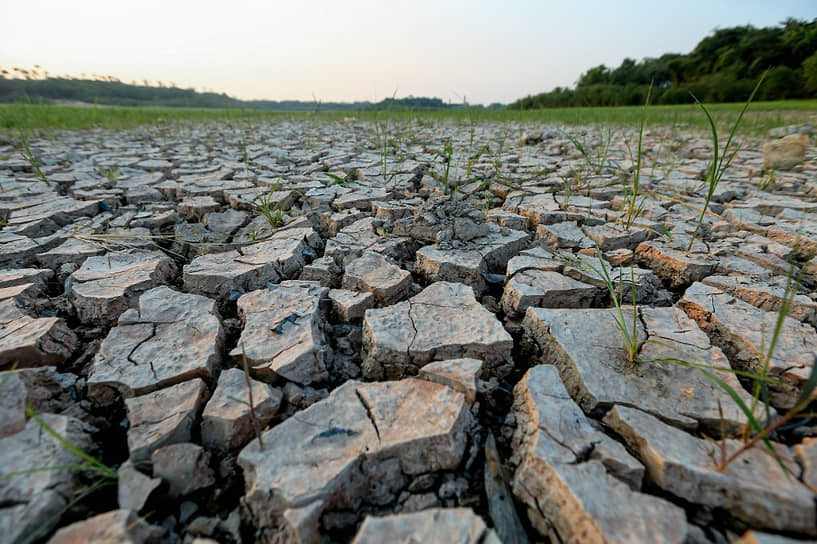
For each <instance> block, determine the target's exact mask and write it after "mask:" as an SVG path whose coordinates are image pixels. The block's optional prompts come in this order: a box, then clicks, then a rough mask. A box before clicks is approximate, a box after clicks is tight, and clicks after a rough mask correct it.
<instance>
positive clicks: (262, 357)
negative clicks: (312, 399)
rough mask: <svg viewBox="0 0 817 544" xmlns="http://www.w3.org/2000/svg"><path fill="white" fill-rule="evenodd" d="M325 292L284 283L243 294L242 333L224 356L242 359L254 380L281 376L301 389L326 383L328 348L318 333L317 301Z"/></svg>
mask: <svg viewBox="0 0 817 544" xmlns="http://www.w3.org/2000/svg"><path fill="white" fill-rule="evenodd" d="M328 292H329V289H327V288H326V287H321V286H320V285H318V284H317V283H316V282H309V281H285V282H282V283H281V284H280V285H272V286H270V288H268V289H259V290H257V291H252V292H251V293H247V294H246V295H243V296H242V297H241V298H239V299H238V313H239V316H240V317H241V319H242V321H243V322H244V329H243V331H242V332H241V338H240V339H239V340H238V345H237V346H236V347H235V349H233V350H232V351H231V352H230V355H231V356H232V357H233V358H234V359H236V360H237V361H239V362H241V361H243V358H244V357H246V358H247V362H248V363H249V365H250V370H251V372H252V373H253V374H254V375H256V376H265V377H270V378H271V377H274V376H281V377H283V378H285V379H287V380H289V381H292V382H295V383H299V384H302V385H307V384H310V383H313V382H320V381H324V380H326V379H327V378H328V377H329V375H328V373H327V370H326V364H325V359H326V356H327V354H328V352H329V350H330V349H331V348H329V346H328V345H327V343H326V337H325V336H324V332H323V328H324V325H325V323H326V312H325V306H324V305H323V301H324V300H327V293H328Z"/></svg>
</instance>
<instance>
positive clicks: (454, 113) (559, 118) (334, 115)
mask: <svg viewBox="0 0 817 544" xmlns="http://www.w3.org/2000/svg"><path fill="white" fill-rule="evenodd" d="M708 107H709V109H710V111H711V112H712V113H713V115H714V117H715V119H716V121H717V122H718V124H721V123H723V124H731V123H732V122H733V121H734V119H735V117H736V116H737V114H738V112H739V111H740V109H741V108H742V107H743V104H737V103H736V104H710V105H708ZM643 114H644V108H643V107H642V106H622V107H594V108H553V109H541V110H483V109H457V110H424V111H397V110H395V111H371V110H368V111H331V112H320V113H312V112H310V113H304V112H297V113H296V112H293V113H288V112H271V111H261V110H238V109H186V108H142V107H101V106H88V107H77V106H56V105H42V104H0V132H5V133H7V134H8V133H11V134H14V133H16V132H17V131H19V130H23V131H31V130H43V129H44V130H73V129H88V128H103V129H126V128H134V127H138V126H143V125H161V124H171V123H176V122H197V121H210V120H213V121H219V120H230V121H240V122H262V121H275V120H284V119H286V120H298V119H301V120H303V119H312V120H313V121H314V120H318V121H324V120H325V121H339V120H344V119H346V120H348V119H357V120H362V121H372V120H376V119H385V118H390V119H395V120H412V119H427V120H440V121H446V120H448V121H453V122H462V123H469V122H473V121H477V122H484V121H485V122H487V121H514V122H519V123H533V124H546V123H556V124H592V123H605V124H607V123H609V124H614V125H633V126H635V125H637V124H638V123H639V121H640V119H641V116H642V115H643ZM647 118H648V123H649V125H653V126H655V125H669V126H679V127H688V128H697V129H705V128H707V125H706V119H705V117H704V114H703V113H702V112H701V110H700V109H699V108H698V107H697V106H695V105H693V104H689V105H677V106H667V105H661V106H649V107H648V108H647ZM809 121H811V122H814V121H817V100H790V101H778V102H757V103H753V104H752V105H751V106H750V108H749V113H748V114H747V116H746V118H745V119H744V123H743V125H742V128H741V132H742V133H749V134H760V133H762V132H764V131H766V130H768V129H769V128H773V127H776V126H781V125H787V124H793V123H803V122H809Z"/></svg>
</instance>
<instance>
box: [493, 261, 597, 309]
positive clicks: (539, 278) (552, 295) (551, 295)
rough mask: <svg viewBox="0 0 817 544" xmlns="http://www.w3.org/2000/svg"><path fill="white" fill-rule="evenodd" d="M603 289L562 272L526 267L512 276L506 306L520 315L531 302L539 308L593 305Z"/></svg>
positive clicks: (508, 285)
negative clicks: (526, 268)
mask: <svg viewBox="0 0 817 544" xmlns="http://www.w3.org/2000/svg"><path fill="white" fill-rule="evenodd" d="M602 295H603V292H602V291H601V290H600V289H599V288H598V287H596V286H594V285H589V284H587V283H583V282H581V281H577V280H574V279H573V278H569V277H567V276H564V275H562V274H559V273H558V272H549V271H544V270H533V269H530V270H523V271H521V272H519V273H517V274H514V276H513V277H512V278H511V279H510V280H508V282H507V283H506V284H505V291H504V292H503V293H502V300H501V302H500V304H501V305H502V310H503V311H504V312H505V314H507V315H511V316H513V315H520V314H523V313H524V312H525V310H527V309H528V308H529V307H530V306H535V307H539V308H590V307H591V306H593V304H594V303H595V302H596V301H597V300H599V299H600V298H601V297H602Z"/></svg>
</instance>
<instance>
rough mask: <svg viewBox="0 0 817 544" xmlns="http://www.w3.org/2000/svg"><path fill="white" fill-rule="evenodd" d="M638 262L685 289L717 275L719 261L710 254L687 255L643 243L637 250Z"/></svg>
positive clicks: (680, 251)
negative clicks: (707, 277)
mask: <svg viewBox="0 0 817 544" xmlns="http://www.w3.org/2000/svg"><path fill="white" fill-rule="evenodd" d="M635 254H636V261H637V262H638V263H639V264H641V265H644V266H647V267H649V268H651V269H652V270H653V272H655V273H656V274H657V275H658V276H659V277H661V278H662V279H664V280H666V281H668V282H669V283H670V285H671V286H672V287H684V286H686V285H689V284H690V283H692V282H695V281H700V280H702V279H703V278H705V277H706V276H709V275H712V274H714V273H715V270H717V268H718V261H717V259H715V258H714V257H712V256H711V255H709V254H703V253H685V252H684V251H682V250H680V249H675V248H673V247H669V246H662V245H660V244H658V243H655V242H642V243H640V244H638V247H637V248H636V250H635Z"/></svg>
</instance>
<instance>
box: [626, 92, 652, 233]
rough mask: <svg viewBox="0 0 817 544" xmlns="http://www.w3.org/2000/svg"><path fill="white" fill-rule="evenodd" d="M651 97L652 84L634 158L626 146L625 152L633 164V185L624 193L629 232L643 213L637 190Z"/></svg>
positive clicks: (645, 104)
mask: <svg viewBox="0 0 817 544" xmlns="http://www.w3.org/2000/svg"><path fill="white" fill-rule="evenodd" d="M651 95H652V82H650V87H649V88H648V89H647V99H646V101H645V102H644V110H643V113H642V115H641V123H640V125H639V127H638V147H637V148H636V152H635V156H633V152H632V150H631V149H630V146H629V144H628V145H627V151H628V153H629V155H630V162H632V163H633V183H632V188H631V189H630V191H629V194H627V193H626V192H625V197H624V202H625V206H626V208H627V214H626V215H625V217H624V230H630V227H631V226H632V224H633V222H634V221H635V220H636V219H637V218H638V217H639V216H640V215H641V213H642V212H643V211H644V198H643V197H642V198H641V202H638V196H639V194H638V189H639V185H640V184H641V166H642V164H643V162H644V127H645V126H646V125H647V107H648V106H649V105H650V96H651ZM625 189H626V187H625Z"/></svg>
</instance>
